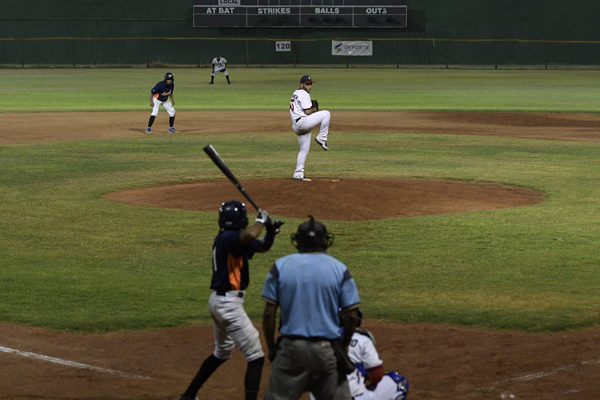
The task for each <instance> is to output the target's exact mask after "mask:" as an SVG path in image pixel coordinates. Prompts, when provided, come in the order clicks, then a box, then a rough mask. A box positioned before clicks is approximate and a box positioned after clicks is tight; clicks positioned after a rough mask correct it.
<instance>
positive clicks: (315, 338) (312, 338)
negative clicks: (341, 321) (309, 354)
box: [282, 335, 331, 342]
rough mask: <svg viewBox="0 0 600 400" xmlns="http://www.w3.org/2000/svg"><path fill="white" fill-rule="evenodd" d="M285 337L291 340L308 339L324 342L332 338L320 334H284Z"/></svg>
mask: <svg viewBox="0 0 600 400" xmlns="http://www.w3.org/2000/svg"><path fill="white" fill-rule="evenodd" d="M282 337H283V338H285V339H289V340H306V341H309V342H322V341H324V340H326V341H328V342H330V341H331V339H327V338H324V337H319V336H311V337H306V336H297V335H283V336H282Z"/></svg>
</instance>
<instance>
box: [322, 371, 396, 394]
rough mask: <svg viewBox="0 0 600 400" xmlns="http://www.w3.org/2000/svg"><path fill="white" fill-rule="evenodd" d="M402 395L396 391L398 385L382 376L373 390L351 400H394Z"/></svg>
mask: <svg viewBox="0 0 600 400" xmlns="http://www.w3.org/2000/svg"><path fill="white" fill-rule="evenodd" d="M363 387H364V385H363ZM403 393H404V392H403V391H399V390H398V385H397V384H396V382H394V380H393V379H392V378H390V377H389V376H387V375H384V376H383V378H381V380H380V381H379V383H377V386H376V387H375V390H368V389H367V388H365V391H364V392H363V393H362V394H359V395H358V396H356V395H355V396H353V397H352V398H353V399H354V400H395V399H396V397H397V396H398V395H400V394H403ZM310 399H311V400H315V397H314V396H313V394H312V393H310Z"/></svg>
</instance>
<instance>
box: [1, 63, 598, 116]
mask: <svg viewBox="0 0 600 400" xmlns="http://www.w3.org/2000/svg"><path fill="white" fill-rule="evenodd" d="M171 71H172V72H173V73H174V74H175V85H176V86H175V99H176V103H177V104H176V105H177V110H179V111H183V110H223V109H227V110H236V109H241V110H280V109H281V108H282V104H284V106H283V107H284V108H285V107H286V106H287V103H286V101H287V97H289V95H290V93H291V91H293V90H294V89H295V88H296V86H297V85H298V81H299V79H300V76H302V75H304V74H305V73H310V74H312V76H313V79H314V81H315V84H314V87H313V91H314V97H315V98H316V97H318V100H319V102H320V104H321V105H323V106H324V107H327V108H328V109H330V110H373V111H377V110H490V111H562V112H565V111H584V112H598V110H600V96H599V95H598V90H597V88H596V87H597V85H596V84H595V83H596V82H598V81H599V80H600V71H554V70H552V71H527V70H521V71H519V70H516V71H515V70H509V71H495V70H481V71H465V70H417V69H414V70H394V69H382V70H368V69H320V68H313V69H311V70H308V71H307V70H305V69H283V68H257V69H248V68H237V69H236V68H235V67H233V68H230V71H229V72H230V76H231V80H232V82H233V84H232V85H230V86H228V85H227V84H226V82H225V77H224V76H223V74H218V75H217V76H216V78H215V85H213V86H211V87H209V85H208V82H209V80H210V70H208V69H206V68H202V69H173V70H171ZM165 72H166V69H16V70H8V69H0V83H2V87H3V88H4V90H5V95H4V96H2V97H3V98H2V99H1V100H0V112H9V111H17V112H29V111H88V110H89V111H100V110H147V109H148V97H149V91H150V89H151V88H152V86H153V85H154V84H155V83H156V82H157V81H159V80H162V77H163V75H164V73H165Z"/></svg>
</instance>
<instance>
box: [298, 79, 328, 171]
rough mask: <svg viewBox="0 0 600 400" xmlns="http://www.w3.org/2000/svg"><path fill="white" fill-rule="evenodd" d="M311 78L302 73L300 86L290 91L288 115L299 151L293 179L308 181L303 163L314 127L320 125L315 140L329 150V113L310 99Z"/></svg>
mask: <svg viewBox="0 0 600 400" xmlns="http://www.w3.org/2000/svg"><path fill="white" fill-rule="evenodd" d="M312 84H313V80H312V78H311V77H310V75H304V76H303V77H302V78H300V87H299V88H298V89H297V90H296V91H295V92H294V93H292V98H291V100H290V116H291V117H292V129H293V130H294V132H296V134H297V135H298V144H299V145H300V151H299V152H298V158H297V160H296V170H295V171H294V179H296V180H299V181H310V179H309V178H307V177H306V176H304V163H305V162H306V157H307V156H308V151H309V150H310V138H311V132H312V129H313V128H314V127H316V126H317V125H320V128H319V134H318V135H317V136H316V137H315V142H317V144H318V145H319V146H321V148H322V149H323V150H329V146H327V136H328V135H329V120H330V119H331V114H330V113H329V111H327V110H322V111H319V102H318V101H317V100H311V98H310V91H311V90H312Z"/></svg>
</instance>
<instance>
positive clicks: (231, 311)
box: [179, 200, 283, 400]
mask: <svg viewBox="0 0 600 400" xmlns="http://www.w3.org/2000/svg"><path fill="white" fill-rule="evenodd" d="M281 224H283V222H281V221H273V220H271V218H270V217H269V214H268V213H267V212H266V211H264V210H263V211H261V212H260V213H259V214H258V216H257V217H256V223H255V224H254V225H252V226H250V227H248V228H246V227H247V225H248V217H247V214H246V207H245V205H244V204H243V203H240V202H239V201H235V200H232V201H228V202H225V203H223V204H222V205H221V208H220V209H219V227H220V231H219V234H218V235H217V237H216V238H215V241H214V244H213V248H212V267H213V275H212V280H211V284H210V288H211V289H212V290H214V292H213V293H212V295H211V296H210V299H209V301H208V304H209V309H210V314H211V316H212V319H213V334H214V340H215V350H214V352H213V353H212V354H211V355H210V356H209V357H208V358H207V359H206V360H205V361H204V362H203V363H202V365H201V366H200V370H199V371H198V373H197V374H196V376H195V377H194V379H193V380H192V382H191V383H190V385H189V387H188V389H187V390H186V391H185V393H183V394H182V395H181V396H179V400H194V399H195V396H196V393H198V390H199V389H200V387H201V386H202V384H203V383H204V382H205V381H206V380H207V379H208V378H209V377H210V376H211V375H212V374H213V372H214V371H215V370H216V369H217V368H218V367H219V366H220V365H221V364H222V363H224V362H225V361H227V360H228V359H229V358H231V354H232V351H233V349H234V347H235V346H237V347H239V349H240V350H241V351H242V353H243V354H244V357H245V358H246V361H247V362H248V366H247V369H246V376H245V380H244V384H245V389H246V400H255V399H256V397H257V395H258V388H259V384H260V377H261V374H262V368H263V364H264V361H265V357H264V353H263V351H262V346H261V343H260V339H259V335H258V331H257V330H256V328H255V327H254V325H253V324H252V321H250V318H248V315H247V314H246V311H245V310H244V296H245V292H244V290H245V289H246V288H247V287H248V283H249V281H250V274H249V269H248V260H249V259H251V258H252V256H253V255H254V253H264V252H266V251H268V250H269V249H270V248H271V246H272V245H273V242H274V240H275V235H276V234H277V233H278V232H279V227H280V226H281ZM263 226H264V227H266V229H267V233H266V235H265V236H264V238H263V239H262V240H258V239H257V238H258V236H259V235H260V233H261V231H262V228H263Z"/></svg>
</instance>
